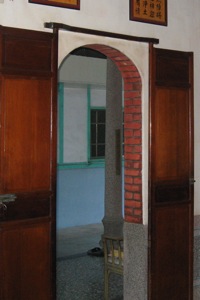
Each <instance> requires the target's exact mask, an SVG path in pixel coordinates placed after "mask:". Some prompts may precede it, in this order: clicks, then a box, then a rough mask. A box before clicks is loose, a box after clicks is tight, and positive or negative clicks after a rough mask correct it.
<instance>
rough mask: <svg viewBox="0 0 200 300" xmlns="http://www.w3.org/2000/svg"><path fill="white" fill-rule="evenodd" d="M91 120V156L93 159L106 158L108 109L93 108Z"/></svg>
mask: <svg viewBox="0 0 200 300" xmlns="http://www.w3.org/2000/svg"><path fill="white" fill-rule="evenodd" d="M90 120H91V125H90V141H91V143H90V157H91V159H102V158H105V143H106V141H105V128H106V110H105V109H91V115H90Z"/></svg>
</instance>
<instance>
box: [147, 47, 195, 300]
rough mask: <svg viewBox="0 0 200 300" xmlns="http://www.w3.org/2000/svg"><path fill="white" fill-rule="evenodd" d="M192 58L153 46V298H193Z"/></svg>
mask: <svg viewBox="0 0 200 300" xmlns="http://www.w3.org/2000/svg"><path fill="white" fill-rule="evenodd" d="M192 68H193V56H192V54H191V53H183V52H178V51H169V50H163V49H154V48H151V73H150V78H151V98H150V128H151V130H150V168H149V169H150V173H149V192H150V204H149V220H150V224H149V245H150V249H149V299H152V300H160V299H162V300H168V299H170V300H178V299H182V300H184V299H185V300H189V299H193V298H192V286H193V280H192V276H193V275H192V274H193V271H192V270H193V256H192V255H193V254H192V253H193V182H192V181H191V179H192V178H193V97H192V95H193V82H192Z"/></svg>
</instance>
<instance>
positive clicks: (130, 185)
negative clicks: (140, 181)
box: [124, 184, 141, 192]
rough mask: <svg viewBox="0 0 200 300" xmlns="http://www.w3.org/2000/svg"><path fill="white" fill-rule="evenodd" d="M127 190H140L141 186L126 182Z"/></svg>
mask: <svg viewBox="0 0 200 300" xmlns="http://www.w3.org/2000/svg"><path fill="white" fill-rule="evenodd" d="M124 188H125V191H127V192H140V191H141V186H139V185H135V184H125V187H124Z"/></svg>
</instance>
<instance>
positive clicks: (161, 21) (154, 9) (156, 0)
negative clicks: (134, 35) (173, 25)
mask: <svg viewBox="0 0 200 300" xmlns="http://www.w3.org/2000/svg"><path fill="white" fill-rule="evenodd" d="M129 1H130V2H129V6H130V20H131V21H136V22H143V23H150V24H155V25H162V26H167V0H129Z"/></svg>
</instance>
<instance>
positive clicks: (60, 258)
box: [57, 224, 123, 300]
mask: <svg viewBox="0 0 200 300" xmlns="http://www.w3.org/2000/svg"><path fill="white" fill-rule="evenodd" d="M102 233H103V225H102V224H92V225H86V226H80V227H79V226H78V227H71V228H68V229H63V230H59V231H58V232H57V300H103V299H104V273H103V272H104V258H103V257H91V256H89V255H87V251H88V250H90V249H92V248H94V247H99V246H100V245H99V241H100V239H101V235H102ZM110 300H123V278H122V276H120V275H117V274H111V276H110Z"/></svg>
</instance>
